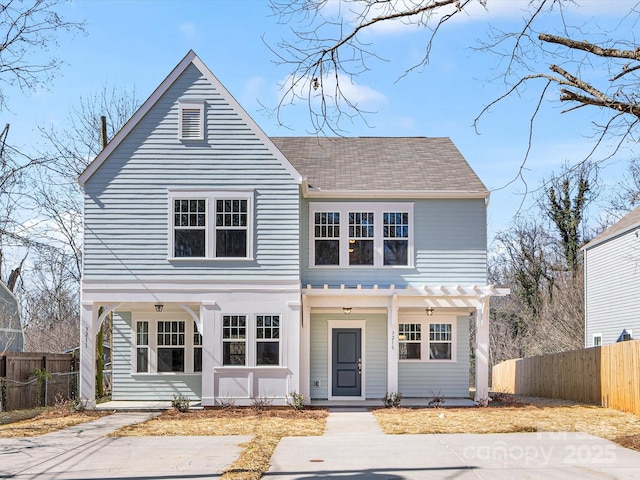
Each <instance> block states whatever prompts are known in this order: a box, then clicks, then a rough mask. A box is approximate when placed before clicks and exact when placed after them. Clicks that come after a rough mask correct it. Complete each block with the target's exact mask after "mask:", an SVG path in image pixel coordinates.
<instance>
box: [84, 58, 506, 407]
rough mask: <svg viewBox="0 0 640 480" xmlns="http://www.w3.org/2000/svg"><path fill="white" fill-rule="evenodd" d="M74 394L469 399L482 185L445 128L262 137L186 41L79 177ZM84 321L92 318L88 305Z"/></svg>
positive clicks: (483, 339)
mask: <svg viewBox="0 0 640 480" xmlns="http://www.w3.org/2000/svg"><path fill="white" fill-rule="evenodd" d="M79 182H80V184H81V186H82V188H83V191H84V203H85V221H84V225H85V234H84V239H85V247H84V248H85V252H84V264H83V265H84V272H83V279H82V313H81V395H82V396H83V397H84V398H86V399H87V400H89V402H91V401H93V395H94V378H95V374H94V368H95V362H94V358H93V356H94V352H95V338H96V337H95V335H96V333H97V331H98V329H99V326H100V324H101V322H102V321H103V320H104V318H105V317H106V316H107V315H109V314H110V313H113V387H112V398H113V399H114V400H170V399H172V398H173V396H174V395H177V394H182V395H186V396H189V397H190V398H191V399H194V400H199V401H201V403H202V404H203V405H205V406H207V405H216V404H220V403H223V402H227V401H233V402H235V403H236V404H238V405H242V404H245V405H246V404H250V403H251V402H252V400H253V399H255V398H263V397H266V398H269V399H271V400H272V401H273V404H274V405H277V404H284V403H285V402H286V399H287V395H289V394H290V393H291V392H293V391H295V392H297V393H302V394H304V395H305V396H306V397H307V398H308V399H310V400H311V401H312V402H313V401H315V400H320V399H327V400H338V399H339V400H345V399H346V400H352V401H355V402H357V401H363V400H365V399H381V398H382V397H383V396H384V395H385V393H386V392H401V393H403V394H404V396H405V397H420V398H423V399H425V402H426V398H431V397H432V396H434V395H443V396H448V397H467V396H468V389H469V364H470V349H469V322H470V321H477V325H478V334H477V341H478V347H477V350H476V352H475V353H476V371H477V372H478V376H477V381H476V396H477V398H478V400H484V399H486V398H487V394H488V393H487V382H488V343H489V341H488V327H489V311H488V304H489V298H490V296H492V295H504V294H506V293H507V291H506V290H504V289H494V288H493V287H492V286H489V285H487V231H486V221H487V220H486V209H487V203H488V197H489V193H488V191H487V189H486V188H485V186H484V185H483V184H482V182H481V181H480V180H479V179H478V177H477V176H476V175H475V173H474V172H473V171H472V170H471V168H470V167H469V165H468V164H467V162H466V161H465V160H464V158H463V157H462V156H461V155H460V153H459V152H458V150H457V149H456V148H455V146H454V145H453V144H452V142H451V141H450V140H449V139H447V138H435V139H429V138H336V139H328V138H316V137H313V138H281V137H278V138H269V137H267V136H266V135H265V133H264V132H263V131H262V130H261V129H260V128H259V127H258V125H256V123H255V122H254V121H253V120H252V119H251V118H250V117H249V115H248V114H247V113H246V112H245V111H244V110H243V109H242V107H241V106H240V105H239V104H238V103H237V102H236V101H235V99H234V98H233V97H232V96H231V94H230V93H229V92H228V91H227V90H226V89H225V88H224V87H223V86H222V84H221V83H220V82H219V81H218V80H217V78H216V77H215V76H214V75H213V74H212V73H211V71H210V70H209V69H208V68H207V67H206V66H205V65H204V64H203V63H202V61H201V60H200V59H199V58H198V57H197V56H196V55H195V54H194V53H193V52H189V53H188V54H187V56H186V57H185V58H184V59H183V60H182V61H181V62H180V63H179V64H178V66H177V67H176V68H175V69H174V70H173V71H172V72H171V73H170V74H169V76H168V77H167V78H166V79H165V80H164V81H163V82H162V84H161V85H160V86H159V87H158V88H157V89H156V91H155V92H154V93H153V94H152V95H151V97H150V98H149V99H148V100H147V101H146V102H145V103H144V104H143V105H142V107H141V108H140V109H139V110H138V111H137V112H136V113H135V114H134V116H133V117H132V118H131V120H130V121H129V122H128V123H127V124H126V125H125V126H124V128H123V129H122V130H121V131H120V132H118V134H117V135H116V136H115V137H114V139H113V140H112V141H111V142H110V143H109V145H108V146H107V147H106V148H105V149H104V150H103V151H102V152H101V153H100V154H99V155H98V156H97V157H96V159H95V160H94V162H93V163H92V164H91V165H90V166H89V167H88V168H87V170H86V171H85V172H84V173H83V174H82V175H81V176H80V179H79ZM101 306H102V307H103V313H102V315H98V312H99V309H100V307H101Z"/></svg>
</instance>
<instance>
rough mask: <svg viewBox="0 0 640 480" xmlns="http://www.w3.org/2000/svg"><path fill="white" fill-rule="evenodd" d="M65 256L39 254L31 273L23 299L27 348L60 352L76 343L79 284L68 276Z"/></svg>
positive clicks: (51, 252)
mask: <svg viewBox="0 0 640 480" xmlns="http://www.w3.org/2000/svg"><path fill="white" fill-rule="evenodd" d="M65 261H66V259H65V257H64V256H63V255H59V254H58V253H57V252H55V251H49V253H48V254H41V255H40V257H39V258H38V260H37V261H36V263H35V265H34V268H33V271H32V272H31V275H30V287H29V289H28V290H27V291H25V292H24V295H23V298H24V299H25V300H26V313H27V315H26V318H25V327H24V331H25V337H26V342H25V343H26V348H27V349H28V350H29V351H36V352H62V351H64V350H66V349H69V348H73V347H76V346H77V343H78V336H79V325H80V322H79V318H80V316H79V315H80V312H79V304H78V284H77V283H76V282H75V280H74V279H73V278H70V277H69V275H68V270H67V267H66V265H65Z"/></svg>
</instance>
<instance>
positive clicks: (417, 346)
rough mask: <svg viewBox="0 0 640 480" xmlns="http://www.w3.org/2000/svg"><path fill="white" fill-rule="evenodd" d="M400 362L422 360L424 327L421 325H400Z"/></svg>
mask: <svg viewBox="0 0 640 480" xmlns="http://www.w3.org/2000/svg"><path fill="white" fill-rule="evenodd" d="M398 341H399V342H398V343H399V344H400V348H399V350H400V360H420V358H421V352H420V350H421V345H422V325H421V324H420V323H400V324H399V325H398Z"/></svg>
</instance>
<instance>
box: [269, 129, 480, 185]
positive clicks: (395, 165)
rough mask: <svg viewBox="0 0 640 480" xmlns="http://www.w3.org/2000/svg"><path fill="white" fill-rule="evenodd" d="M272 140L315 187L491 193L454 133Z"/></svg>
mask: <svg viewBox="0 0 640 480" xmlns="http://www.w3.org/2000/svg"><path fill="white" fill-rule="evenodd" d="M271 140H272V141H273V143H274V144H275V145H276V147H278V149H279V150H280V151H281V152H282V153H283V154H284V156H285V157H286V158H287V159H288V160H289V162H291V164H292V165H293V166H294V167H295V168H296V170H298V172H300V174H302V175H303V176H304V177H306V178H307V181H308V183H309V186H310V188H313V189H320V190H324V191H327V190H329V191H383V192H384V191H388V192H393V191H417V192H425V193H429V192H434V193H436V192H451V193H461V194H469V193H471V194H487V193H488V191H487V188H486V187H485V186H484V184H483V183H482V182H481V181H480V179H479V178H478V176H477V175H476V174H475V172H474V171H473V170H472V169H471V167H470V166H469V164H468V163H467V161H466V160H465V159H464V157H463V156H462V155H461V154H460V152H459V151H458V149H457V148H456V147H455V145H454V144H453V142H452V141H451V140H450V139H449V138H425V137H356V138H327V137H271Z"/></svg>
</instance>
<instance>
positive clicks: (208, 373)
mask: <svg viewBox="0 0 640 480" xmlns="http://www.w3.org/2000/svg"><path fill="white" fill-rule="evenodd" d="M216 306H217V304H216V303H215V302H203V303H202V304H201V305H200V321H201V322H202V331H201V332H200V334H201V335H202V392H201V395H200V403H201V404H202V406H203V407H210V406H213V405H215V402H216V400H215V396H214V383H213V367H214V366H216V365H221V364H222V360H221V359H220V358H218V359H217V360H216V358H215V356H214V353H215V352H218V356H219V355H220V352H219V350H220V348H219V347H218V348H216V347H217V346H218V345H221V342H220V341H218V340H219V339H218V337H217V336H216V335H217V331H216V330H217V329H216V322H215V311H216ZM220 338H221V337H220Z"/></svg>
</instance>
